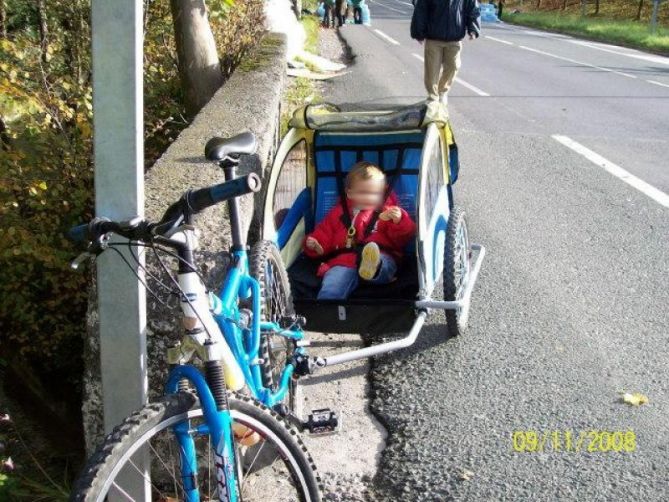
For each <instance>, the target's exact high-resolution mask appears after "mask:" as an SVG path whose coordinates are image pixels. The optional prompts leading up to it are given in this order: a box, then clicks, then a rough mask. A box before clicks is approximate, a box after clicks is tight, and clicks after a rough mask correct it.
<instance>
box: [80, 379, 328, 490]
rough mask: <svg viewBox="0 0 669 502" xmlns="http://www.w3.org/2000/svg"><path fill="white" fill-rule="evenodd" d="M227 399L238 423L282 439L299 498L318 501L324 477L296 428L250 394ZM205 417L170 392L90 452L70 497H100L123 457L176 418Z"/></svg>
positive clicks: (193, 402)
mask: <svg viewBox="0 0 669 502" xmlns="http://www.w3.org/2000/svg"><path fill="white" fill-rule="evenodd" d="M229 404H230V412H231V414H232V416H233V420H234V421H235V423H241V424H245V425H249V424H253V427H257V428H258V429H257V430H260V431H262V434H266V435H267V436H264V435H263V439H264V440H266V439H267V438H270V439H272V441H274V442H277V443H278V442H280V443H281V445H280V448H279V450H278V451H279V452H281V454H282V455H286V459H282V460H283V461H284V462H290V466H291V468H292V469H294V472H293V475H294V476H295V478H296V479H297V480H298V481H299V486H300V493H299V495H300V500H303V501H305V502H320V500H321V497H320V489H321V487H320V484H321V482H320V478H319V476H318V473H317V471H316V466H315V464H314V462H313V459H312V458H311V456H310V455H309V453H308V452H307V449H306V447H305V446H304V443H303V442H302V440H301V439H300V437H299V435H298V434H297V431H296V430H295V429H294V428H293V427H291V426H290V425H288V424H287V422H285V420H283V419H282V418H281V417H280V416H279V415H278V414H277V413H275V412H273V411H272V410H270V409H269V408H267V407H265V406H263V405H262V404H260V403H258V402H257V401H255V400H253V399H251V398H247V397H245V396H240V395H237V394H234V395H232V394H231V396H230V399H229ZM201 416H202V410H201V409H200V408H199V403H198V400H197V398H196V397H195V396H194V395H193V394H190V393H186V392H180V393H178V394H173V395H170V396H166V397H164V398H162V399H161V400H159V401H157V402H155V403H151V404H148V405H146V406H145V407H144V408H142V409H141V410H139V411H137V412H135V413H133V414H132V415H131V416H129V417H128V418H126V419H125V420H124V421H123V422H122V423H121V424H120V425H119V426H117V427H116V428H115V429H114V430H113V431H112V432H111V433H110V434H109V435H108V436H107V438H106V439H105V441H104V442H103V443H102V444H101V445H100V446H99V447H98V449H97V450H96V451H95V453H94V454H93V455H92V456H91V458H90V459H89V461H88V462H87V464H86V466H85V467H84V469H83V470H82V472H81V474H80V476H79V478H78V479H77V481H76V482H75V484H74V488H73V491H72V494H71V496H70V502H102V501H103V500H105V497H106V496H107V493H108V491H109V486H110V485H111V484H112V483H113V481H114V478H115V476H116V473H118V472H119V470H120V469H121V468H123V466H124V465H126V464H125V463H124V462H127V461H128V460H129V459H130V457H131V456H132V455H134V454H135V452H136V451H137V450H138V449H139V448H141V447H142V446H145V445H147V444H148V441H149V439H150V438H152V437H155V436H157V435H158V433H160V432H162V431H166V430H169V429H170V428H171V427H172V426H173V425H174V424H176V423H179V422H182V421H184V420H192V419H193V418H197V417H201ZM254 430H256V429H254ZM256 456H257V455H256ZM128 467H129V465H128ZM110 478H112V479H111V480H110Z"/></svg>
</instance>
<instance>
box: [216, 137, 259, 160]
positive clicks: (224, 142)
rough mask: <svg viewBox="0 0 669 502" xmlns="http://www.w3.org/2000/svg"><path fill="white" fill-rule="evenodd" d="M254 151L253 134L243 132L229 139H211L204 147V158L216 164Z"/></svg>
mask: <svg viewBox="0 0 669 502" xmlns="http://www.w3.org/2000/svg"><path fill="white" fill-rule="evenodd" d="M255 151H256V137H255V134H253V133H252V132H250V131H245V132H243V133H240V134H237V135H236V136H232V137H230V138H218V137H214V138H211V139H210V140H209V141H207V144H206V145H205V147H204V156H205V157H206V158H207V160H211V161H216V162H218V161H221V160H223V159H225V158H226V157H239V156H240V155H250V154H252V153H254V152H255Z"/></svg>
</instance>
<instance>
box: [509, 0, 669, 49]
mask: <svg viewBox="0 0 669 502" xmlns="http://www.w3.org/2000/svg"><path fill="white" fill-rule="evenodd" d="M645 3H646V4H647V5H650V4H651V2H648V1H646V2H645ZM524 4H525V5H524V7H521V6H520V4H519V2H507V5H506V9H505V14H504V21H506V22H509V23H514V24H520V25H524V26H531V27H534V28H540V29H545V30H549V31H556V32H560V33H566V34H569V35H577V36H580V37H583V38H588V39H592V40H598V41H601V42H610V43H615V44H620V45H626V46H629V47H634V48H637V49H643V50H648V51H652V52H657V53H660V54H665V55H669V29H668V28H666V27H665V26H666V25H667V12H664V10H669V9H663V8H662V7H664V5H662V6H661V8H660V16H659V24H660V26H658V29H657V32H656V33H655V34H654V35H651V33H650V28H649V23H648V17H649V12H647V10H644V11H642V18H641V21H635V20H634V17H635V16H636V7H635V5H637V2H636V1H635V2H629V0H626V1H625V2H621V1H619V0H618V1H616V0H611V1H608V0H607V1H605V0H602V2H601V7H602V9H601V10H600V14H599V15H594V11H593V7H592V5H591V4H592V3H591V2H590V4H589V5H588V15H587V16H586V17H585V18H584V17H581V15H580V4H579V2H568V6H567V9H566V10H564V11H563V10H560V9H558V8H552V9H551V10H536V9H533V5H534V2H532V3H530V1H528V0H525V2H524ZM515 8H518V9H520V10H521V11H522V12H520V13H518V14H512V13H511V12H512V11H513V10H514V9H515ZM663 25H664V26H663Z"/></svg>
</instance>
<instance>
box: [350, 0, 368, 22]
mask: <svg viewBox="0 0 669 502" xmlns="http://www.w3.org/2000/svg"><path fill="white" fill-rule="evenodd" d="M364 3H365V0H352V2H351V4H352V6H353V22H354V23H355V24H362V5H363V4H364Z"/></svg>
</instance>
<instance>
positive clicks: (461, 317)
mask: <svg viewBox="0 0 669 502" xmlns="http://www.w3.org/2000/svg"><path fill="white" fill-rule="evenodd" d="M470 271H471V250H470V248H469V233H468V232H467V222H466V220H465V211H464V210H463V209H462V208H460V207H458V206H455V207H454V208H453V210H452V211H451V215H450V217H449V218H448V229H447V231H446V242H445V245H444V272H443V273H444V300H446V301H455V300H460V299H462V297H463V296H464V292H465V289H466V288H467V282H468V281H469V274H470ZM445 314H446V326H447V328H448V334H449V335H450V336H452V337H455V336H458V335H461V334H462V333H463V332H464V330H465V329H466V328H467V320H468V317H469V315H468V310H465V311H463V309H457V310H446V311H445Z"/></svg>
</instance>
